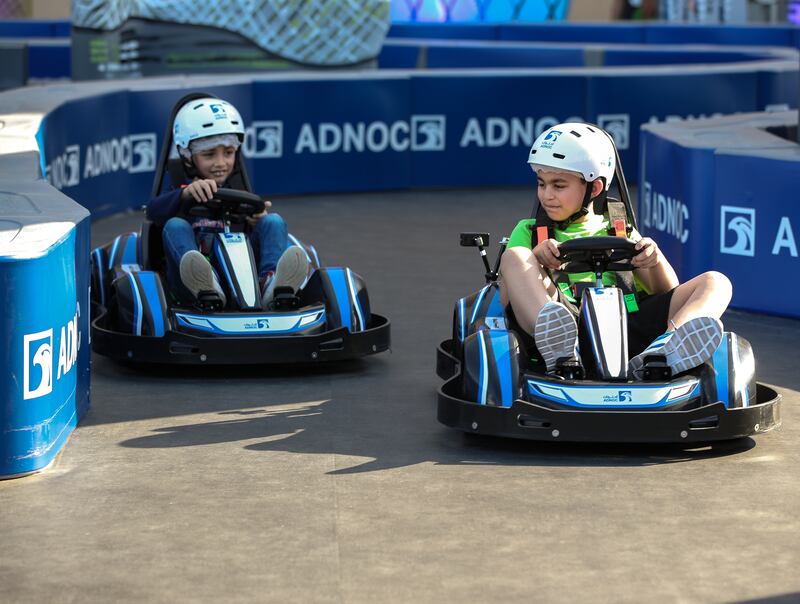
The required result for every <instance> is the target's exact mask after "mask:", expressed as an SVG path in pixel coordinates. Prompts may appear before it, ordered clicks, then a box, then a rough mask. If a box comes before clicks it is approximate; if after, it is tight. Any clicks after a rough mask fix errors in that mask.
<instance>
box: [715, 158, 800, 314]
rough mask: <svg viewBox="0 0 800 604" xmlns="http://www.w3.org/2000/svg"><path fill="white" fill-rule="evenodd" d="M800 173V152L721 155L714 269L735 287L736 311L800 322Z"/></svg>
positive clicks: (717, 190)
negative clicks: (782, 156) (799, 191)
mask: <svg viewBox="0 0 800 604" xmlns="http://www.w3.org/2000/svg"><path fill="white" fill-rule="evenodd" d="M792 156H793V157H792ZM798 174H800V150H795V151H794V152H789V153H786V159H785V160H781V159H780V158H779V156H777V155H776V156H775V157H753V156H751V155H733V154H725V153H719V154H718V155H717V156H716V162H715V170H714V172H713V175H714V176H713V180H714V182H715V183H716V193H715V195H714V197H713V199H714V204H713V209H714V216H713V218H714V222H713V227H712V229H711V230H710V232H709V234H710V235H711V236H710V237H709V239H710V240H711V241H713V245H712V246H711V247H712V258H713V260H712V263H711V265H712V266H713V268H715V269H717V270H719V271H721V272H723V273H725V274H727V275H729V276H730V277H731V280H732V281H733V282H734V290H733V302H732V305H733V306H736V307H739V308H749V309H754V310H759V311H763V312H768V313H775V314H781V315H789V316H794V317H800V305H798V297H800V280H798V276H799V275H800V257H798V251H800V197H798V195H797V193H796V191H797V177H798Z"/></svg>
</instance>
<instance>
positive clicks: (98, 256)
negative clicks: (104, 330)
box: [92, 247, 106, 306]
mask: <svg viewBox="0 0 800 604" xmlns="http://www.w3.org/2000/svg"><path fill="white" fill-rule="evenodd" d="M92 254H93V255H94V265H95V266H96V267H97V283H98V285H99V288H100V304H102V305H103V306H105V305H106V284H105V279H103V272H104V271H105V268H103V253H102V250H101V248H99V247H96V248H94V252H92Z"/></svg>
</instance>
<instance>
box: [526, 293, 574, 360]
mask: <svg viewBox="0 0 800 604" xmlns="http://www.w3.org/2000/svg"><path fill="white" fill-rule="evenodd" d="M533 338H534V340H535V341H536V348H538V349H539V353H540V354H541V355H542V358H543V359H544V362H545V365H547V371H553V370H554V369H555V368H556V365H557V363H558V360H559V359H568V360H574V361H579V360H580V359H579V357H578V324H577V323H576V322H575V317H574V316H572V313H571V312H569V310H567V308H566V307H565V306H564V305H563V304H559V303H558V302H547V303H546V304H545V305H544V306H542V310H540V311H539V315H538V316H537V317H536V325H534V328H533Z"/></svg>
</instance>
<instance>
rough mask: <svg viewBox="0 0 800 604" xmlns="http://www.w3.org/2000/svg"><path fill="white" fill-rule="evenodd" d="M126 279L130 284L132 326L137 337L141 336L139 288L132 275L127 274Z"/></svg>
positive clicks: (140, 298) (140, 297)
mask: <svg viewBox="0 0 800 604" xmlns="http://www.w3.org/2000/svg"><path fill="white" fill-rule="evenodd" d="M127 277H128V279H129V280H130V282H131V291H132V292H133V296H134V300H133V324H134V325H135V326H136V327H135V329H134V331H135V332H136V335H137V336H140V335H142V296H141V294H140V293H139V286H138V285H137V284H136V277H135V275H134V274H133V273H127Z"/></svg>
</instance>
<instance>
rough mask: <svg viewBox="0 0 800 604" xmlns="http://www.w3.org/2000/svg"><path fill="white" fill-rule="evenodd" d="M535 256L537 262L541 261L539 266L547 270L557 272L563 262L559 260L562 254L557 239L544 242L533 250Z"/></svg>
mask: <svg viewBox="0 0 800 604" xmlns="http://www.w3.org/2000/svg"><path fill="white" fill-rule="evenodd" d="M533 255H534V256H536V260H538V261H539V264H541V265H542V266H543V267H545V268H549V269H552V270H555V269H557V268H558V267H559V266H561V260H559V258H558V257H559V256H560V255H561V252H559V251H558V241H556V240H555V239H546V240H545V241H542V242H541V243H540V244H539V245H537V246H536V247H535V248H533Z"/></svg>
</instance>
